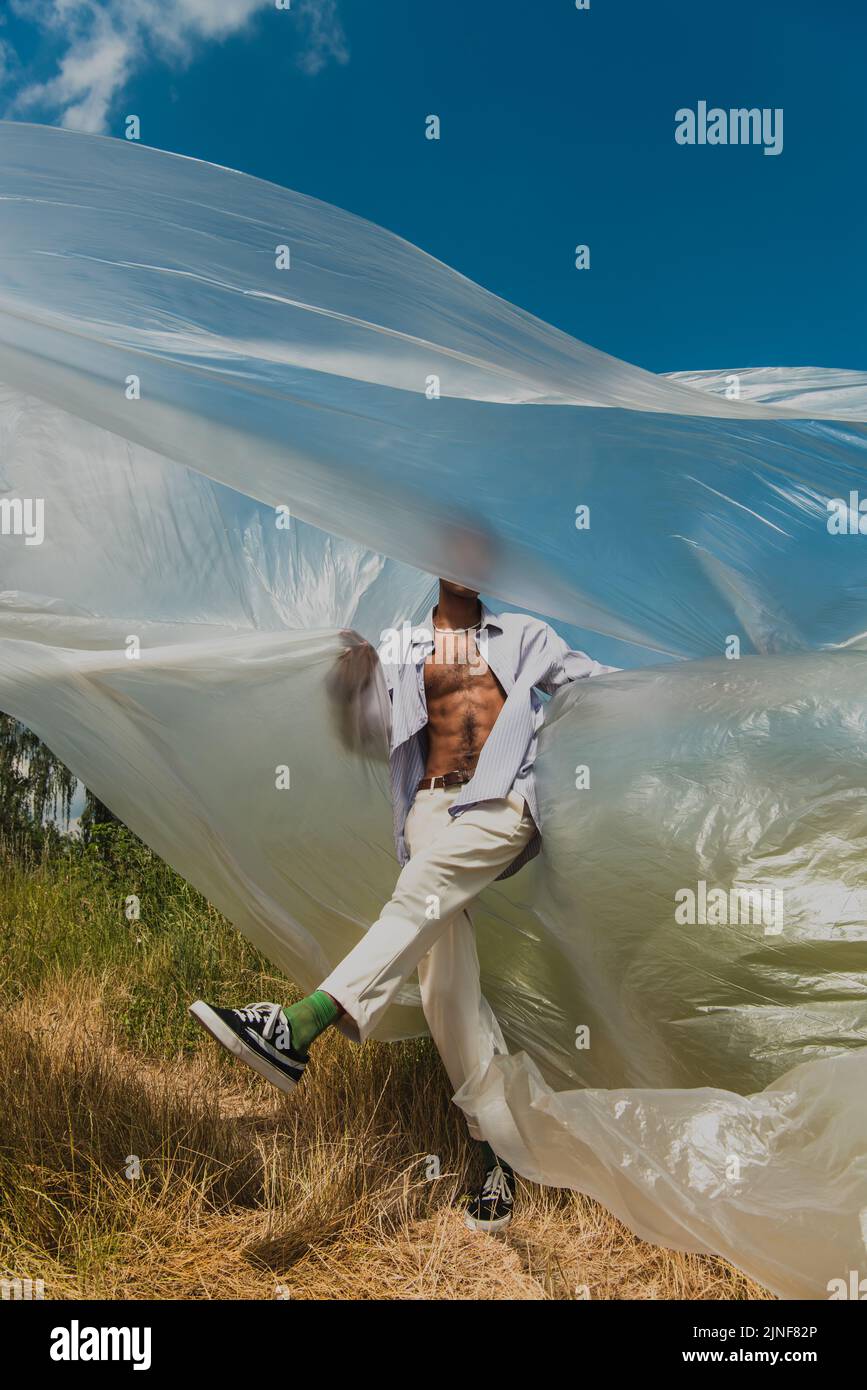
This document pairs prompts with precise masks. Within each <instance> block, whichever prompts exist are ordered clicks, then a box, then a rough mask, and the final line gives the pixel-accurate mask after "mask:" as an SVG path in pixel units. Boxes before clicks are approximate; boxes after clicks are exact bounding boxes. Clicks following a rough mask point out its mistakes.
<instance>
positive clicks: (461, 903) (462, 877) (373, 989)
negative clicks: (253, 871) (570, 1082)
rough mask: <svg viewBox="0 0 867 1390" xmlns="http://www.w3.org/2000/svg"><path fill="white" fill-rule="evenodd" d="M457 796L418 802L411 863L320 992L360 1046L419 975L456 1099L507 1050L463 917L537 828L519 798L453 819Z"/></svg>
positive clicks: (410, 821) (431, 795)
mask: <svg viewBox="0 0 867 1390" xmlns="http://www.w3.org/2000/svg"><path fill="white" fill-rule="evenodd" d="M460 791H461V788H460V787H446V788H442V787H440V788H436V789H434V790H432V791H420V792H418V793H417V794H416V798H415V801H414V802H413V805H412V809H411V810H410V813H409V815H408V816H407V821H406V828H405V831H404V833H405V836H406V842H407V846H408V848H409V852H410V856H411V858H410V860H409V862H408V863H407V864H406V865H404V868H403V869H402V871H401V874H400V877H399V879H398V880H397V884H396V886H395V890H394V893H393V894H392V897H391V899H390V900H389V902H387V903H386V905H385V907H384V908H383V909H382V912H381V914H380V916H379V920H378V921H376V922H374V924H373V926H372V927H371V928H370V930H369V931H368V932H367V933H366V935H365V936H363V937H362V938H361V940H360V941H359V943H358V945H357V946H355V947H354V948H353V950H351V951H350V952H349V955H348V956H346V957H344V959H343V960H342V961H341V962H340V964H339V965H338V967H337V969H336V970H334V971H332V973H331V974H330V975H329V976H328V979H327V980H323V982H322V984H321V985H320V986H319V988H320V989H323V990H325V991H326V992H327V993H328V994H330V995H331V996H332V998H333V999H336V1000H337V1002H338V1003H339V1004H342V1005H343V1007H344V1009H345V1010H346V1013H347V1015H348V1017H347V1018H346V1019H345V1020H344V1021H343V1024H342V1028H343V1031H344V1032H348V1033H349V1034H350V1035H351V1036H356V1035H357V1039H358V1041H359V1042H363V1041H364V1039H365V1038H367V1037H369V1036H370V1034H371V1033H372V1032H373V1030H374V1028H375V1027H376V1025H377V1023H378V1022H379V1020H380V1018H381V1017H382V1014H383V1012H384V1011H385V1009H386V1008H387V1007H388V1005H389V1004H390V1003H391V1001H392V999H393V998H394V996H395V994H396V993H397V991H398V990H399V989H400V987H401V985H402V984H403V983H404V981H405V980H407V979H408V978H409V976H410V975H411V974H412V973H413V971H414V970H415V969H418V980H419V985H420V987H421V1002H422V1007H423V1009H424V1015H425V1018H426V1019H427V1023H428V1027H429V1028H430V1031H431V1036H432V1037H433V1040H434V1042H435V1043H436V1046H437V1049H438V1051H439V1054H440V1056H441V1057H442V1060H443V1064H444V1066H445V1069H446V1071H447V1072H448V1074H449V1080H450V1081H451V1083H452V1086H453V1087H454V1090H455V1091H457V1090H459V1089H460V1087H461V1086H462V1085H463V1084H464V1082H465V1081H467V1080H468V1078H469V1077H470V1076H471V1075H472V1074H473V1072H475V1071H476V1070H477V1069H478V1068H479V1067H486V1066H487V1065H488V1063H489V1062H490V1060H491V1057H492V1056H493V1055H494V1053H504V1052H506V1050H507V1049H506V1044H505V1042H504V1041H503V1035H502V1033H501V1031H500V1025H499V1024H498V1023H497V1020H496V1018H495V1017H494V1014H493V1012H492V1010H491V1007H490V1005H489V1004H488V1002H487V1000H486V999H485V997H484V995H483V994H482V991H481V984H480V981H479V958H478V955H477V954H476V939H475V932H474V930H473V923H472V919H471V917H470V914H469V912H468V911H467V907H468V905H469V904H470V903H471V902H472V900H473V899H474V898H475V897H477V896H478V894H479V893H481V891H482V889H483V888H486V887H487V886H488V884H489V883H492V882H493V880H494V879H495V878H496V877H497V875H498V874H500V873H501V872H502V870H503V869H505V868H506V867H507V866H508V865H509V864H511V862H512V860H513V859H515V858H516V857H517V855H518V854H520V852H521V850H522V849H523V848H524V846H525V845H526V843H527V841H528V840H529V839H530V838H531V836H532V835H533V834H534V833H535V828H536V827H535V825H534V823H533V819H532V817H531V816H530V813H529V812H528V811H527V810H526V808H525V804H524V799H523V797H521V796H518V794H517V793H516V792H512V793H510V795H509V796H508V797H507V798H505V799H504V800H502V801H486V802H483V803H482V804H481V805H479V806H474V807H471V808H470V809H469V810H468V811H463V812H462V813H461V815H459V816H455V817H452V816H450V815H449V811H448V808H449V806H450V805H451V803H452V801H453V800H454V798H455V797H456V796H457V795H458V793H459V792H460ZM347 1025H348V1026H347ZM353 1025H354V1026H353ZM467 1124H468V1127H469V1131H470V1134H471V1135H472V1136H473V1138H474V1139H481V1138H483V1136H482V1135H481V1134H480V1133H479V1132H478V1127H477V1125H475V1123H474V1121H473V1119H472V1118H471V1117H467Z"/></svg>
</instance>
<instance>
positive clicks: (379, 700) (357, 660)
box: [325, 629, 394, 754]
mask: <svg viewBox="0 0 867 1390" xmlns="http://www.w3.org/2000/svg"><path fill="white" fill-rule="evenodd" d="M340 636H341V637H342V638H343V641H344V643H345V646H344V648H343V651H342V652H340V654H339V656H338V657H337V660H336V661H335V663H334V665H333V667H332V668H331V670H330V671H329V673H328V676H327V678H326V682H325V689H326V691H327V693H328V697H329V699H330V702H331V708H332V711H333V714H334V717H335V722H336V725H337V731H338V734H339V735H340V740H341V742H342V743H343V745H344V747H345V748H348V749H349V750H350V751H351V752H361V753H372V754H378V753H381V752H382V750H383V741H385V743H386V746H387V742H388V734H389V729H390V725H391V700H392V699H393V694H394V689H393V687H394V681H393V673H392V672H391V671H390V669H389V667H388V665H387V664H385V663H381V662H380V659H379V656H378V654H377V652H376V651H375V650H374V648H373V647H372V646H371V645H370V643H369V642H368V641H366V640H365V638H363V637H361V636H360V635H359V633H357V632H354V631H352V629H347V630H345V631H343V632H341V634H340ZM380 673H381V674H380ZM383 677H384V681H385V688H386V690H387V692H388V699H386V698H385V695H384V691H383V679H382V678H383Z"/></svg>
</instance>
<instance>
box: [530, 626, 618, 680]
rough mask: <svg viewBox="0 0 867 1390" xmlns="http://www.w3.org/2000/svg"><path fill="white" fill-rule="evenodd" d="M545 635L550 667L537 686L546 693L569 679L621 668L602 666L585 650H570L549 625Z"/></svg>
mask: <svg viewBox="0 0 867 1390" xmlns="http://www.w3.org/2000/svg"><path fill="white" fill-rule="evenodd" d="M547 635H548V643H547V646H548V651H549V652H550V654H551V658H552V661H551V667H550V669H549V671H548V673H547V675H546V676H545V677H544V679H543V680H541V681H539V687H538V688H539V689H540V690H544V692H545V694H546V695H553V694H554V691H555V690H562V688H563V686H564V685H568V684H569V683H570V681H581V680H585V679H587V677H589V676H607V675H610V674H611V672H613V671H620V670H621V669H622V667H620V666H603V664H602V662H601V661H594V660H593V658H592V656H588V655H587V653H586V652H577V651H572V649H571V647H568V646H567V645H566V643H565V642H564V641H563V638H562V637H560V636H558V634H557V633H556V632H555V631H554V629H553V628H551V627H549V628H548V634H547Z"/></svg>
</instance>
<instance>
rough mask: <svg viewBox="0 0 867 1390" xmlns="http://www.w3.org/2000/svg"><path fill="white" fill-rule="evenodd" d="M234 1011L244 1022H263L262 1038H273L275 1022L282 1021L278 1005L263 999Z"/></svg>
mask: <svg viewBox="0 0 867 1390" xmlns="http://www.w3.org/2000/svg"><path fill="white" fill-rule="evenodd" d="M235 1013H236V1014H237V1015H238V1016H239V1018H242V1019H243V1020H244V1022H245V1023H263V1024H264V1027H263V1028H262V1037H263V1038H273V1036H274V1032H275V1030H276V1028H277V1024H278V1023H280V1022H283V1010H282V1009H281V1007H280V1005H279V1004H271V1003H269V1001H268V1000H263V1001H262V1002H261V1003H260V1004H247V1006H246V1007H245V1008H243V1009H236V1010H235ZM284 1027H285V1023H284Z"/></svg>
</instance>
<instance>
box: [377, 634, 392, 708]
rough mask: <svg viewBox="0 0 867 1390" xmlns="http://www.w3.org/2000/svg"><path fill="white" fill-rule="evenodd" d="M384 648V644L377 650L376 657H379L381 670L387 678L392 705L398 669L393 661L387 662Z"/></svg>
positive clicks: (386, 682)
mask: <svg viewBox="0 0 867 1390" xmlns="http://www.w3.org/2000/svg"><path fill="white" fill-rule="evenodd" d="M383 647H384V643H382V644H380V646H379V647H378V648H377V651H376V655H377V656H378V657H379V669H380V670H381V671H382V674H383V675H384V676H385V684H386V688H387V690H388V696H389V699H390V700H391V702H392V704H394V687H395V683H396V680H397V667H396V666H395V664H394V662H393V661H386V660H385V658H384V657H383V654H382V653H383Z"/></svg>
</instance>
